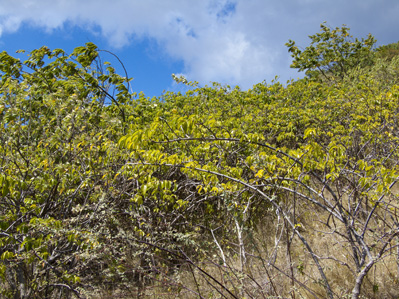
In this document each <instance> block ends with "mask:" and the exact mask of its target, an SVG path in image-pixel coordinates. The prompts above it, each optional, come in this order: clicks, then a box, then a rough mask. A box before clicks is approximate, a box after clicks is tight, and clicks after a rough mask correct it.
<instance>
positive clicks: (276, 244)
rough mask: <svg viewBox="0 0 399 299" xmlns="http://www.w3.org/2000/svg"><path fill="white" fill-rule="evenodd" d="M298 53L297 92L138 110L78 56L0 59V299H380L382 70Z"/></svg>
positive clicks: (365, 50)
mask: <svg viewBox="0 0 399 299" xmlns="http://www.w3.org/2000/svg"><path fill="white" fill-rule="evenodd" d="M311 38H312V46H311V47H309V48H307V50H309V51H307V50H306V51H300V50H298V48H296V46H295V43H293V42H290V43H289V44H288V46H289V49H290V51H291V53H293V57H294V62H295V63H294V64H293V67H297V68H299V69H300V70H308V71H309V72H308V73H307V75H308V76H307V77H306V78H305V79H301V80H297V81H291V82H288V83H287V84H286V85H282V84H280V83H279V82H272V83H270V84H268V83H265V82H264V83H260V84H257V85H255V86H254V87H253V88H252V89H250V90H248V91H243V90H240V89H239V88H231V87H228V86H221V85H219V84H216V83H215V84H213V85H212V86H205V87H198V85H197V84H196V83H195V82H194V83H191V82H190V83H187V84H189V85H190V86H191V89H190V90H189V91H187V92H186V93H185V94H181V93H171V92H167V93H165V94H163V95H162V96H161V97H159V98H153V99H149V98H146V97H145V96H144V95H143V94H139V95H137V94H135V93H131V92H130V87H129V79H128V78H126V77H122V76H119V75H118V74H116V73H115V71H114V69H113V68H112V67H111V66H109V65H105V66H104V67H105V68H106V69H105V70H103V66H100V65H99V60H97V57H98V54H99V53H101V52H99V51H98V49H97V48H96V46H94V45H93V44H87V45H86V46H85V47H79V48H77V49H75V51H74V52H73V53H72V54H71V55H67V54H66V53H64V52H63V51H62V50H58V49H57V50H54V51H50V50H49V49H48V48H46V47H43V48H41V49H38V50H35V51H33V52H32V53H31V54H30V56H29V58H28V60H27V61H25V62H20V61H19V60H17V59H15V58H13V57H11V56H9V55H8V54H7V53H4V52H3V53H2V54H1V57H0V59H1V63H0V71H1V74H2V77H1V82H0V84H1V86H0V90H1V97H0V122H1V130H2V131H1V135H0V161H1V162H0V163H1V164H0V169H1V171H0V196H1V197H0V198H1V200H0V229H1V230H0V254H1V263H0V278H1V282H0V283H1V292H2V296H3V297H4V298H113V297H122V298H138V297H143V298H144V297H147V296H148V297H149V296H152V297H162V298H168V297H169V298H326V297H328V298H345V297H350V296H352V298H360V297H359V296H364V297H365V298H382V297H385V298H397V296H398V295H399V294H398V293H397V291H396V290H397V289H399V285H398V284H399V281H398V271H399V269H398V267H399V262H398V251H399V248H398V242H399V239H398V235H399V215H398V212H399V211H398V208H399V204H398V198H397V192H396V190H397V189H396V186H395V183H396V182H397V180H398V177H399V168H398V161H399V160H398V158H399V157H398V153H399V152H398V146H399V133H398V130H397V128H398V121H399V118H398V112H399V85H398V83H399V82H398V79H399V77H398V74H399V59H398V58H397V56H395V55H391V54H392V49H395V47H387V48H380V49H381V50H379V51H378V50H377V51H375V50H372V45H373V43H374V40H373V38H372V37H371V36H369V38H368V39H367V40H362V41H358V40H357V39H356V40H353V39H351V38H350V36H349V34H348V29H347V28H345V27H343V28H336V29H334V30H332V29H330V28H328V27H326V26H325V25H322V31H321V33H319V34H316V35H315V36H311ZM348 43H349V45H348ZM387 49H388V50H387ZM312 50H313V52H312ZM338 50H339V51H338ZM323 51H324V54H320V53H323ZM345 51H346V52H345ZM384 51H385V52H387V53H389V55H388V54H387V55H385V54H384V53H385V52H384ZM312 53H313V55H314V56H313V60H312V59H311V58H312V57H311V56H309V55H312ZM316 54H317V55H316ZM334 55H335V57H334ZM337 55H341V56H342V57H339V59H338V58H337ZM391 56H393V57H391ZM357 61H358V62H359V63H356V62H357ZM360 62H361V63H360ZM345 63H347V64H345ZM341 64H342V65H344V66H345V68H340V65H341ZM180 81H185V80H184V79H181V80H180ZM279 296H280V297H279Z"/></svg>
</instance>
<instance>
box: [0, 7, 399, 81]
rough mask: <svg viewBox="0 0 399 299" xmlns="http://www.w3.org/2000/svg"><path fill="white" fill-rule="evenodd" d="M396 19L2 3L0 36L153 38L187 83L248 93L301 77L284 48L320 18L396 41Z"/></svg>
mask: <svg viewBox="0 0 399 299" xmlns="http://www.w3.org/2000/svg"><path fill="white" fill-rule="evenodd" d="M398 15H399V2H398V1H396V0H352V1H347V0H336V1H328V0H302V1H300V0H284V1H271V0H201V1H197V0H146V1H141V0H114V1H109V0H95V1H94V0H51V1H50V0H19V1H18V5H16V2H15V1H14V0H0V36H1V35H2V34H4V33H13V32H16V31H17V30H18V29H19V28H20V27H21V26H22V25H28V26H33V27H37V28H42V29H44V30H46V31H49V32H51V31H52V30H54V29H60V28H61V29H62V28H63V27H64V26H65V25H66V24H68V25H72V26H79V27H82V28H86V29H87V30H89V31H91V32H92V33H94V34H100V35H101V36H103V37H104V38H106V39H107V41H108V43H109V45H110V47H111V48H123V47H126V46H128V45H129V44H130V43H131V42H133V41H134V40H136V39H149V40H152V41H155V42H156V43H157V45H159V49H162V51H163V52H164V53H162V55H167V56H169V57H172V58H173V59H176V60H179V61H182V62H183V64H184V70H183V71H184V73H185V74H186V75H187V76H188V78H189V79H192V80H197V81H200V82H205V83H208V82H210V81H218V82H222V83H229V84H233V85H235V84H238V85H240V86H241V87H243V88H249V87H251V86H252V84H255V83H258V82H261V81H263V80H264V79H268V80H269V81H270V78H273V76H274V75H280V76H281V78H282V79H283V80H287V79H289V78H290V77H293V78H296V77H297V75H296V74H295V71H292V70H290V69H289V62H290V60H291V59H290V57H289V55H288V53H287V49H286V48H285V46H284V43H285V42H287V41H288V39H293V40H296V41H297V42H298V43H299V44H302V45H304V46H306V44H307V42H308V41H307V35H309V34H313V33H315V32H316V31H318V28H319V27H318V26H319V24H320V23H322V22H323V21H327V22H328V23H329V25H331V26H333V27H335V26H341V25H342V24H347V25H348V26H349V27H350V28H352V33H353V34H354V35H356V36H360V37H364V36H366V35H367V33H369V31H370V32H371V33H372V34H374V35H375V36H376V37H377V39H380V38H382V40H383V42H384V40H386V42H395V41H396V40H394V38H395V35H396V32H395V31H396V28H398V25H399V18H397V16H398Z"/></svg>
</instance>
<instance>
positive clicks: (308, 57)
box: [286, 23, 376, 80]
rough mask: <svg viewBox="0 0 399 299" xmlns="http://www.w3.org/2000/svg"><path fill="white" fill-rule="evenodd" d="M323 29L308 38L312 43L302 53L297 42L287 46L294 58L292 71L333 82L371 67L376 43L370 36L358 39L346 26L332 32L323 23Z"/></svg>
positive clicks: (290, 42)
mask: <svg viewBox="0 0 399 299" xmlns="http://www.w3.org/2000/svg"><path fill="white" fill-rule="evenodd" d="M320 28H321V30H320V31H321V32H320V33H316V34H315V35H310V36H309V38H310V39H311V43H310V45H309V46H308V47H306V48H305V49H304V50H300V49H299V48H298V47H297V46H296V44H295V41H292V40H289V41H288V43H286V46H287V47H288V51H289V52H290V53H291V56H292V57H293V58H294V60H293V62H292V64H291V68H296V69H298V70H299V71H306V75H307V76H309V77H310V78H320V77H322V78H323V79H327V80H330V79H331V78H332V77H333V78H339V79H343V78H344V77H345V76H346V74H347V72H348V70H350V69H352V68H354V67H356V66H365V65H368V64H370V62H371V61H372V56H373V51H372V47H373V45H374V44H375V42H376V40H375V38H374V37H373V36H372V35H371V34H369V35H368V37H367V38H366V39H363V38H362V39H361V40H359V39H357V38H355V39H354V38H353V37H352V36H351V35H350V29H349V28H348V27H346V25H342V27H341V28H339V27H336V28H335V29H332V28H330V27H328V26H327V25H326V24H325V23H322V24H321V25H320Z"/></svg>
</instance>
